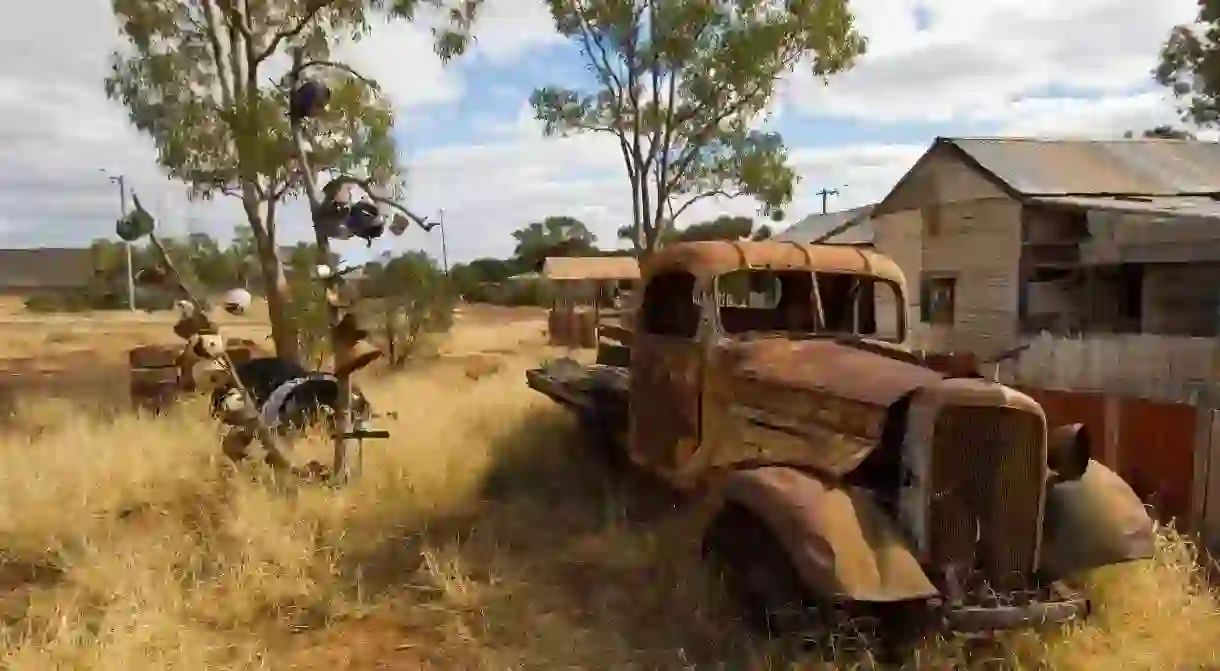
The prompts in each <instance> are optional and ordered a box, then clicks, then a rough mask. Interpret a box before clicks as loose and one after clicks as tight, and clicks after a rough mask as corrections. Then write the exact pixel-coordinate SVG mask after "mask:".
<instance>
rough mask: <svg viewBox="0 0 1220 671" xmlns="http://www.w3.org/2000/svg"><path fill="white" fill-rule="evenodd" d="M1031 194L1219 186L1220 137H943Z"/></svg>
mask: <svg viewBox="0 0 1220 671" xmlns="http://www.w3.org/2000/svg"><path fill="white" fill-rule="evenodd" d="M937 142H938V143H941V142H947V143H951V144H953V145H955V146H956V147H958V148H959V149H961V150H962V151H964V152H966V154H968V155H969V156H970V157H971V158H972V159H974V160H975V161H976V162H978V163H979V165H981V166H982V167H983V168H984V169H985V170H987V171H988V172H990V173H992V174H993V175H995V176H996V177H998V178H999V179H1000V180H1001V181H1003V182H1005V183H1006V184H1008V185H1009V186H1010V187H1011V188H1012V189H1013V190H1014V191H1017V192H1019V193H1021V194H1023V195H1027V196H1068V195H1099V196H1100V195H1116V194H1140V195H1148V196H1175V195H1188V194H1195V195H1202V194H1208V193H1217V192H1220V143H1216V142H1198V141H1192V140H1160V139H1132V140H1039V139H1029V138H947V139H938V140H937Z"/></svg>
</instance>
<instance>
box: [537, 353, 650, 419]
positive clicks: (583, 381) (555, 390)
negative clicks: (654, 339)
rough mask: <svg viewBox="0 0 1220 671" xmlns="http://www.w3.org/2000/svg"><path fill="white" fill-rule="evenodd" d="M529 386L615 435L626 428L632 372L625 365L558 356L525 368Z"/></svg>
mask: <svg viewBox="0 0 1220 671" xmlns="http://www.w3.org/2000/svg"><path fill="white" fill-rule="evenodd" d="M525 380H526V383H527V384H528V385H529V386H530V388H531V389H533V390H535V391H537V392H539V393H541V394H544V395H546V396H547V397H548V398H550V399H551V400H553V401H555V402H556V403H559V404H560V405H563V406H566V407H568V408H570V409H571V410H573V411H574V412H576V413H577V414H578V415H579V416H580V418H581V419H582V420H583V421H586V422H593V423H595V424H596V425H597V426H598V427H599V428H600V429H602V430H605V431H607V432H608V433H609V434H611V435H616V434H618V433H619V432H620V431H623V430H625V429H626V426H627V407H628V400H627V399H628V390H629V388H630V383H631V373H630V371H629V370H628V369H627V368H626V367H624V366H613V365H606V364H582V363H580V362H579V361H576V360H574V359H568V358H564V359H558V360H556V361H552V362H550V363H548V364H546V365H545V366H543V367H542V368H533V369H530V370H527V371H525Z"/></svg>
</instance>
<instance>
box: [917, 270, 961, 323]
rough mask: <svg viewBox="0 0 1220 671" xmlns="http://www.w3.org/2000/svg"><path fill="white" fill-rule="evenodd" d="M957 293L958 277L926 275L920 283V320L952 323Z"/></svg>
mask: <svg viewBox="0 0 1220 671" xmlns="http://www.w3.org/2000/svg"><path fill="white" fill-rule="evenodd" d="M956 293H957V278H954V277H925V278H924V279H923V281H922V282H920V283H919V321H921V322H923V323H925V324H936V325H952V324H953V314H954V302H955V301H954V295H955V294H956Z"/></svg>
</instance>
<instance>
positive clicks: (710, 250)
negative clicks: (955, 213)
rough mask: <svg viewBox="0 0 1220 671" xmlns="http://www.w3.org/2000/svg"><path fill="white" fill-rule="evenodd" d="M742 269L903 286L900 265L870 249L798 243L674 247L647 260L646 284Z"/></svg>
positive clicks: (713, 243)
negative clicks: (856, 277)
mask: <svg viewBox="0 0 1220 671" xmlns="http://www.w3.org/2000/svg"><path fill="white" fill-rule="evenodd" d="M743 267H752V268H770V269H772V270H809V271H814V270H817V271H820V272H826V273H848V274H867V275H872V276H875V277H878V278H880V279H883V280H889V281H891V282H894V283H895V284H898V285H900V286H905V280H904V278H903V274H902V270H901V269H900V268H899V267H898V265H897V264H896V263H894V262H893V261H892V260H890V259H889V258H888V257H886V256H883V255H881V254H878V253H876V252H873V251H872V250H869V249H864V248H861V247H857V246H850V245H809V244H802V243H797V242H793V243H790V244H776V243H775V242H746V241H726V240H708V241H701V242H684V243H681V244H676V245H670V246H668V247H663V248H662V249H661V250H660V251H658V252H657V253H656V254H654V255H653V256H652V258H651V259H649V261H648V263H647V267H646V268H644V275H645V282H647V280H648V279H649V278H652V277H655V276H656V275H658V274H660V273H665V272H673V271H681V272H688V273H691V274H693V275H695V276H697V277H712V276H715V275H722V274H724V273H728V272H731V271H734V270H737V269H739V268H743Z"/></svg>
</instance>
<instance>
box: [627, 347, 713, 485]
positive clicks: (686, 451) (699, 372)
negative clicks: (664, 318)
mask: <svg viewBox="0 0 1220 671" xmlns="http://www.w3.org/2000/svg"><path fill="white" fill-rule="evenodd" d="M631 357H632V360H631V391H630V393H631V414H632V418H633V421H632V422H631V428H630V431H631V436H630V443H631V458H632V460H633V461H635V462H636V463H637V464H639V465H641V466H643V467H645V468H650V469H653V470H656V471H658V472H660V473H662V474H669V473H673V472H675V471H676V470H677V469H678V468H679V467H680V466H682V465H683V464H684V463H685V462H686V461H687V460H688V459H689V458H690V457H691V456H692V455H693V454H694V453H695V451H696V449H697V448H698V446H699V437H700V436H699V428H700V404H701V395H702V386H703V385H702V383H703V379H702V377H703V356H702V352H701V351H700V350H699V349H698V348H696V347H692V346H691V344H690V342H689V341H687V340H685V339H681V338H665V337H658V336H643V337H641V338H640V339H639V342H638V343H637V346H636V347H635V348H634V349H633V351H632V354H631Z"/></svg>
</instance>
